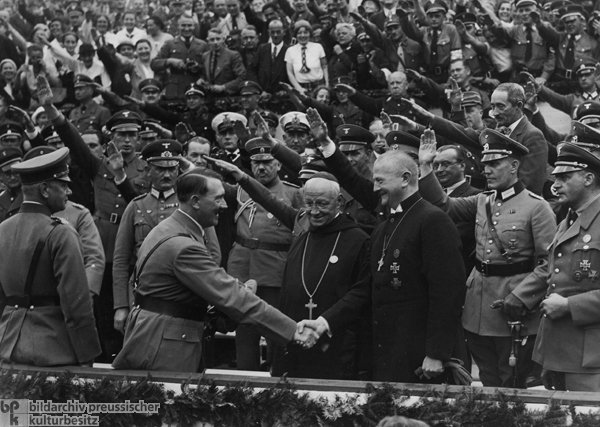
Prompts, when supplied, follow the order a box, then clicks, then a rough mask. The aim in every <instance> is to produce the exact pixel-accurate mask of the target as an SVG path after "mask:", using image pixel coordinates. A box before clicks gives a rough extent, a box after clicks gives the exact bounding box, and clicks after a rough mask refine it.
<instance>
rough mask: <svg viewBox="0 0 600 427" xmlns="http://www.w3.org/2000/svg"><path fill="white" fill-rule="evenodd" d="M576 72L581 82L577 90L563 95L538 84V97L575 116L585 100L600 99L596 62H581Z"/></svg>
mask: <svg viewBox="0 0 600 427" xmlns="http://www.w3.org/2000/svg"><path fill="white" fill-rule="evenodd" d="M575 74H576V75H577V82H578V84H579V90H578V91H577V92H575V93H568V94H566V95H561V94H559V93H556V92H554V91H553V90H552V89H550V88H548V87H546V86H544V85H536V86H535V89H536V91H537V93H538V99H539V100H540V101H545V102H547V103H548V104H550V106H551V107H553V108H556V109H557V110H559V111H562V112H563V113H565V114H568V115H569V116H570V117H575V111H576V110H577V107H579V106H580V105H581V104H583V103H584V102H585V101H598V100H600V95H599V91H600V88H599V87H598V84H597V83H596V77H597V76H596V64H595V63H591V62H588V63H585V64H581V65H580V66H579V67H577V70H576V71H575Z"/></svg>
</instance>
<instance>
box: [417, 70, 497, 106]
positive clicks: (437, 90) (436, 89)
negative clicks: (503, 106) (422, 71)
mask: <svg viewBox="0 0 600 427" xmlns="http://www.w3.org/2000/svg"><path fill="white" fill-rule="evenodd" d="M417 86H419V88H420V89H422V90H423V91H424V92H425V94H426V95H427V96H428V97H429V99H430V101H431V102H432V103H433V104H437V105H441V107H442V109H443V110H445V111H450V108H451V106H450V103H449V102H448V96H447V95H446V90H447V89H449V88H450V85H449V84H445V85H441V84H439V83H436V82H435V81H433V80H431V79H430V78H427V77H423V79H422V80H421V81H420V82H417ZM465 91H473V92H477V93H478V94H479V96H481V101H482V104H483V105H482V107H483V109H484V110H485V109H486V108H489V107H490V98H489V96H488V94H487V93H486V92H484V91H483V90H481V89H479V88H476V87H473V86H471V84H470V83H469V84H467V85H466V86H465V87H464V88H461V92H465Z"/></svg>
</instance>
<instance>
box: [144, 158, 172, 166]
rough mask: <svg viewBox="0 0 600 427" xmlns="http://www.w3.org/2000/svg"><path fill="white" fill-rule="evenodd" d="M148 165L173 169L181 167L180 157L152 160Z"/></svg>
mask: <svg viewBox="0 0 600 427" xmlns="http://www.w3.org/2000/svg"><path fill="white" fill-rule="evenodd" d="M148 163H150V164H151V165H154V166H158V167H159V168H173V167H176V166H179V157H171V158H169V160H152V159H148Z"/></svg>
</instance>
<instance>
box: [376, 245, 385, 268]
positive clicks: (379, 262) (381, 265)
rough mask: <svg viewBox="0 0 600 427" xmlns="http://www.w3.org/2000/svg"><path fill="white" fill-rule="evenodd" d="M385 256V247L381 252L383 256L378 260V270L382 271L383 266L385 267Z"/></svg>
mask: <svg viewBox="0 0 600 427" xmlns="http://www.w3.org/2000/svg"><path fill="white" fill-rule="evenodd" d="M384 258H385V249H384V250H383V252H382V253H381V258H380V259H379V261H377V271H381V267H383V259H384Z"/></svg>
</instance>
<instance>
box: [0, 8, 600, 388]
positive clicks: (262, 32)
mask: <svg viewBox="0 0 600 427" xmlns="http://www.w3.org/2000/svg"><path fill="white" fill-rule="evenodd" d="M599 38H600V3H598V2H593V1H590V0H587V1H586V0H583V1H581V0H573V1H572V2H571V1H568V0H557V1H551V2H544V3H538V2H537V1H536V0H515V1H512V0H478V1H465V0H453V1H450V2H449V3H446V2H445V0H427V1H424V2H423V1H420V0H410V1H404V0H402V1H400V0H381V2H380V1H379V0H362V1H361V2H359V1H357V0H322V1H319V0H291V1H289V0H275V1H272V2H268V3H265V2H264V0H254V1H247V0H195V1H191V0H156V1H149V0H108V1H107V0H82V1H73V0H66V1H59V2H51V1H47V0H14V1H13V0H2V1H0V169H1V170H2V174H0V181H1V182H2V185H3V187H4V189H3V192H2V193H1V194H0V222H1V224H0V309H1V310H2V318H1V320H0V337H1V338H0V360H4V361H10V362H16V363H26V364H32V365H37V366H55V365H75V364H80V365H89V364H91V363H93V362H94V361H96V362H104V363H112V365H113V366H114V367H115V368H116V369H144V370H160V371H186V372H197V371H199V370H202V369H204V368H205V367H210V366H211V365H212V363H213V361H214V358H215V354H214V353H215V345H214V341H215V340H214V339H213V338H214V335H215V334H216V333H228V332H233V331H235V344H236V357H235V363H236V366H237V368H238V369H242V370H270V372H271V374H272V375H274V376H282V375H288V376H290V377H304V378H321V379H353V380H356V379H361V380H375V381H394V382H410V383H418V382H422V383H441V382H453V381H454V382H456V378H457V376H456V375H453V374H456V371H457V370H462V371H464V370H470V369H471V366H472V363H473V362H474V363H475V364H476V365H477V366H478V368H479V377H480V380H481V382H482V383H483V385H484V386H490V387H515V388H526V387H528V386H533V385H535V384H541V383H543V384H544V385H545V386H546V387H547V388H553V389H556V390H571V391H578V390H579V391H600V356H599V355H600V351H599V349H598V343H599V342H600V314H599V313H600V288H599V285H598V283H600V281H599V282H596V280H599V275H598V271H600V265H599V263H600V223H599V222H598V219H597V215H598V213H599V212H600V154H598V153H600V100H599V99H598V98H599V91H600V89H599V82H600V63H598V61H599V59H600V45H599V43H600V41H599ZM540 103H547V104H548V105H546V104H544V108H543V110H541V109H540V108H539V105H540ZM548 106H549V107H548ZM552 109H556V110H559V111H560V112H562V113H565V114H566V115H567V116H568V117H569V118H568V119H565V120H566V121H569V120H571V122H570V127H569V129H570V131H569V132H568V133H567V134H562V133H560V131H559V130H557V129H560V125H561V123H556V122H555V121H556V119H554V117H558V116H559V115H558V114H556V112H552V115H551V116H548V115H547V114H546V115H545V113H543V112H542V111H544V112H548V111H551V110H552ZM562 113H560V114H562ZM563 116H564V115H563ZM567 116H564V117H567ZM596 268H598V269H599V270H596ZM263 338H265V339H266V351H265V348H264V346H263V345H261V341H262V340H263ZM217 351H218V350H217ZM459 376H460V375H459Z"/></svg>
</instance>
